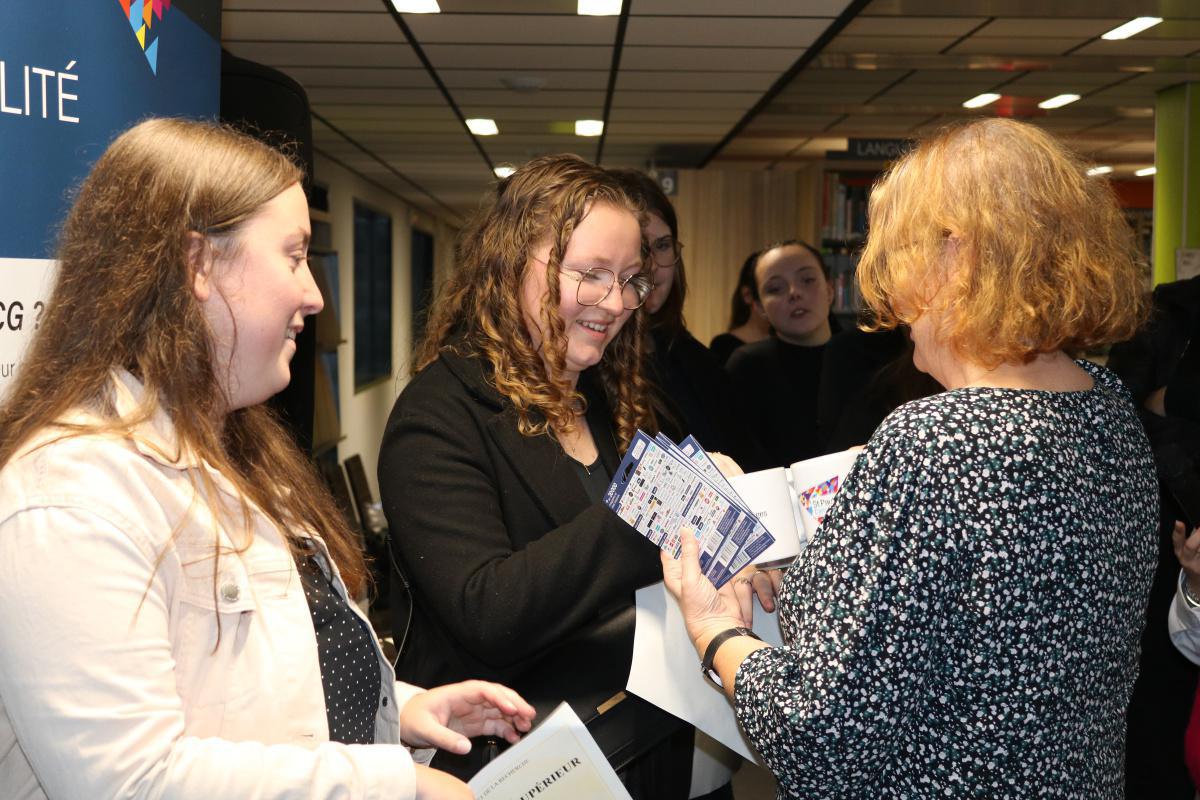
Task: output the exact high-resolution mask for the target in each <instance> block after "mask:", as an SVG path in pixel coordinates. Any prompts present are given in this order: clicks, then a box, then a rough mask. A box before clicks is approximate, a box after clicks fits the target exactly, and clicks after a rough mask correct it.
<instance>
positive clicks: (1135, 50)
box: [1075, 36, 1200, 56]
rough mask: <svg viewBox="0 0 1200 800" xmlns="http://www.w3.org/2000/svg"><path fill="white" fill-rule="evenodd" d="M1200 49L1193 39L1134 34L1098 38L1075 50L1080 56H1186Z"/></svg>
mask: <svg viewBox="0 0 1200 800" xmlns="http://www.w3.org/2000/svg"><path fill="white" fill-rule="evenodd" d="M1197 50H1200V41H1198V40H1195V39H1149V38H1142V37H1138V36H1134V37H1133V38H1132V39H1122V40H1120V41H1116V42H1108V41H1105V40H1103V39H1099V40H1097V41H1095V42H1092V43H1091V44H1089V45H1085V46H1084V47H1081V48H1079V49H1078V50H1076V51H1075V53H1076V54H1077V55H1081V56H1186V55H1187V54H1189V53H1192V52H1195V51H1197Z"/></svg>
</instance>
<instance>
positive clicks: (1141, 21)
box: [1100, 17, 1162, 42]
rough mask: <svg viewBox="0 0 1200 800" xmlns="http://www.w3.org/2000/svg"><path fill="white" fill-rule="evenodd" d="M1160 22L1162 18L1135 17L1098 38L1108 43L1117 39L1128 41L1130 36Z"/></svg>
mask: <svg viewBox="0 0 1200 800" xmlns="http://www.w3.org/2000/svg"><path fill="white" fill-rule="evenodd" d="M1160 22H1162V17H1135V18H1134V19H1131V20H1129V22H1126V23H1125V24H1124V25H1118V26H1117V27H1115V28H1113V29H1112V30H1111V31H1109V32H1108V33H1102V34H1100V38H1101V39H1107V40H1108V41H1110V42H1112V41H1116V40H1118V39H1128V38H1129V37H1130V36H1136V35H1137V34H1139V33H1141V32H1142V31H1144V30H1146V29H1147V28H1153V27H1154V26H1155V25H1157V24H1158V23H1160Z"/></svg>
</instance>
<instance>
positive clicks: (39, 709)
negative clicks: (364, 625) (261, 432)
mask: <svg viewBox="0 0 1200 800" xmlns="http://www.w3.org/2000/svg"><path fill="white" fill-rule="evenodd" d="M141 396H142V387H141V385H140V384H139V383H138V382H137V380H136V379H134V378H133V377H132V376H131V375H129V374H128V373H120V374H114V379H113V394H112V397H113V402H114V405H115V408H116V410H117V412H118V414H121V415H122V416H128V415H129V414H131V412H132V411H133V410H134V409H135V408H136V407H137V404H138V402H139V400H140V398H141ZM70 419H71V420H72V421H81V422H86V421H88V420H89V419H92V418H91V417H89V416H88V415H87V413H86V412H82V411H80V412H75V413H73V414H72V415H70ZM55 436H56V434H53V433H49V432H47V433H44V434H42V435H39V436H38V437H36V440H35V442H33V443H31V444H30V445H29V446H25V447H23V448H22V452H21V453H20V454H18V455H17V456H16V457H15V458H13V459H12V460H11V461H10V462H9V463H8V465H6V466H5V467H4V468H3V470H0V798H4V800H24V799H25V798H47V797H49V798H63V799H64V800H68V799H70V798H79V800H99V798H118V797H119V798H162V799H163V800H166V799H167V798H171V799H176V798H178V799H179V800H185V799H186V800H192V798H195V800H213V799H214V798H238V799H239V800H244V799H247V798H264V799H265V798H334V797H337V798H364V799H365V798H380V799H381V800H382V799H383V798H387V800H395V799H396V798H411V797H413V796H414V793H415V789H414V772H413V766H412V765H413V755H412V754H410V752H409V750H408V749H407V748H405V747H403V746H401V745H400V744H399V741H400V728H399V711H400V705H401V704H403V703H404V702H406V701H407V700H408V699H409V698H411V697H412V696H413V695H414V694H416V693H418V692H419V691H420V690H419V689H417V688H415V687H411V686H408V685H407V684H399V683H396V682H395V676H394V674H393V673H392V668H391V665H390V664H389V663H388V662H387V659H385V658H384V656H383V653H382V651H378V650H379V649H378V644H376V650H377V651H378V657H379V674H380V677H381V680H382V684H383V691H382V693H381V698H380V706H379V709H378V713H377V714H376V718H375V740H376V742H378V743H379V744H376V745H343V744H338V743H331V742H330V741H329V730H328V726H327V723H326V715H325V702H324V692H323V690H322V686H321V674H320V668H319V662H318V659H317V641H316V636H315V634H314V632H313V625H312V618H311V616H310V614H309V609H308V603H307V601H306V600H305V596H304V590H303V587H302V586H301V583H300V580H299V574H298V573H297V570H296V566H295V563H294V562H293V560H292V557H291V555H290V554H289V552H288V549H287V547H286V545H285V543H284V539H283V537H282V536H281V534H280V532H279V530H278V529H277V528H276V527H275V526H274V525H273V524H272V523H271V521H270V520H269V518H268V517H267V516H266V515H265V514H263V513H262V512H261V511H260V510H259V509H258V508H257V507H254V506H251V508H252V512H253V513H252V518H251V520H250V523H251V529H252V533H253V542H252V544H251V545H250V547H249V548H248V549H246V550H245V551H244V552H242V553H241V554H240V555H239V554H236V553H234V552H233V550H234V549H236V548H237V547H238V546H241V545H244V543H245V537H244V534H245V528H244V522H243V518H242V516H241V511H240V507H239V506H238V503H237V498H238V494H237V492H236V490H235V489H234V487H233V485H232V484H231V483H230V482H229V481H228V480H227V479H226V478H225V477H224V476H222V475H221V474H220V473H218V472H216V471H215V470H214V469H212V468H211V467H209V466H208V465H207V464H204V463H202V462H201V461H200V460H198V459H197V458H195V457H194V456H192V455H191V454H189V453H187V452H184V453H183V454H182V455H178V457H176V456H177V450H178V448H177V440H176V437H175V434H174V429H173V427H172V425H171V423H170V420H169V419H168V418H167V417H166V415H165V414H163V413H161V412H160V413H159V415H158V416H156V417H155V418H154V419H153V420H152V421H151V422H149V423H146V424H144V425H141V426H140V427H139V428H138V429H137V430H136V436H135V438H133V439H129V438H124V437H121V436H118V435H97V434H86V435H75V436H69V437H67V438H58V440H57V441H54V439H55ZM189 467H190V468H193V469H198V470H201V471H202V472H203V474H205V475H206V476H207V477H208V478H210V479H211V481H212V483H213V485H214V486H215V487H216V496H217V497H218V498H219V502H220V503H221V504H222V505H223V506H224V507H225V508H226V509H227V510H228V511H229V512H230V514H229V515H227V516H224V517H222V518H221V519H214V515H213V514H212V513H210V511H209V508H208V506H207V505H206V504H205V503H203V502H200V500H199V497H198V495H197V492H196V489H195V488H194V486H193V483H192V479H191V477H190V476H189V473H188V472H187V471H186V469H187V468H189ZM192 474H193V475H194V474H195V473H194V472H193V473H192ZM172 534H175V535H174V536H173V535H172ZM218 538H219V541H220V543H221V546H222V550H223V551H224V552H223V553H222V555H221V557H220V558H219V559H218V560H217V564H218V566H217V569H216V571H215V573H214V559H213V551H214V541H216V540H217V539H218ZM314 539H315V541H316V542H317V545H318V547H319V548H321V549H322V550H324V543H322V542H321V541H320V539H317V538H316V537H314ZM214 574H215V576H216V581H215V583H214ZM336 583H337V585H338V588H339V592H340V593H341V594H342V595H343V598H344V597H345V588H344V586H342V584H341V579H340V577H339V578H338V579H337V581H336ZM351 606H352V607H353V604H351ZM360 616H361V614H360ZM218 623H219V625H220V634H219V636H218ZM432 752H433V751H431V750H426V751H418V753H417V754H416V757H417V758H418V760H419V761H427V760H428V758H430V757H431V756H432Z"/></svg>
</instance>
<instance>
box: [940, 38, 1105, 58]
mask: <svg viewBox="0 0 1200 800" xmlns="http://www.w3.org/2000/svg"><path fill="white" fill-rule="evenodd" d="M1085 41H1087V39H1086V37H1078V38H1055V37H1052V36H1013V37H1009V38H1000V37H996V38H985V37H982V36H981V37H975V36H972V37H971V38H970V39H967V40H966V41H965V42H960V43H959V44H957V45H955V46H954V48H953V49H952V50H951V51H950V52H951V53H953V54H954V55H988V56H1013V55H1017V56H1057V55H1061V54H1062V53H1065V52H1067V51H1068V50H1070V49H1071V48H1072V47H1075V46H1077V45H1079V44H1081V43H1083V42H1085Z"/></svg>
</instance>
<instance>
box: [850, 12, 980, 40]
mask: <svg viewBox="0 0 1200 800" xmlns="http://www.w3.org/2000/svg"><path fill="white" fill-rule="evenodd" d="M986 21H987V17H908V16H906V17H890V16H889V17H868V16H863V15H859V16H858V17H856V18H855V19H854V20H853V21H852V22H851V23H850V24H849V25H847V26H846V28H845V35H847V36H954V37H958V36H963V35H965V34H967V33H970V32H971V31H973V30H975V29H976V28H978V27H979V26H980V25H981V24H982V23H984V22H986Z"/></svg>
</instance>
